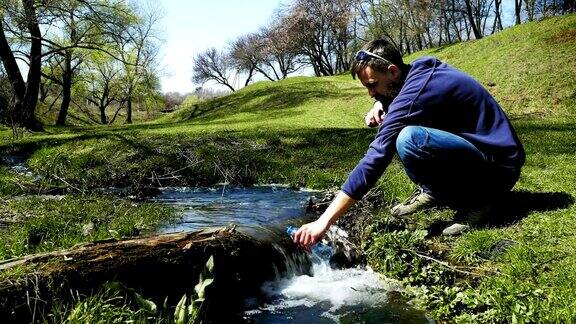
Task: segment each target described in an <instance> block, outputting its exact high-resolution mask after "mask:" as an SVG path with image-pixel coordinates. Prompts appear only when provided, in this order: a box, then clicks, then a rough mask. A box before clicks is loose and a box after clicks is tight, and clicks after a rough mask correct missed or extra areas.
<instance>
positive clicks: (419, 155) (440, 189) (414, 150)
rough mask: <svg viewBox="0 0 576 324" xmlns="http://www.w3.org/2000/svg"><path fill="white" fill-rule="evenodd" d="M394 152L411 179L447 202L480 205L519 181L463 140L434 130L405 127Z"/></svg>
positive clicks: (509, 171)
mask: <svg viewBox="0 0 576 324" xmlns="http://www.w3.org/2000/svg"><path fill="white" fill-rule="evenodd" d="M396 150H397V152H398V155H399V157H400V160H401V161H402V163H403V164H404V168H405V169H406V174H407V175H408V177H409V178H410V180H412V181H413V182H414V183H416V184H418V185H419V186H420V187H422V189H423V190H424V191H425V192H427V193H429V194H430V195H432V196H433V197H435V198H437V199H440V200H443V201H446V202H448V203H465V204H470V203H472V204H474V203H483V202H485V201H486V200H490V199H493V198H495V197H498V196H499V195H501V194H503V193H505V192H508V191H510V189H512V187H513V186H514V184H515V182H516V181H517V180H518V175H519V172H516V171H515V170H510V169H505V168H502V167H498V166H495V165H493V164H492V163H490V162H489V161H488V159H487V158H486V156H485V154H484V153H482V152H481V151H480V150H479V149H478V148H476V146H474V145H473V144H472V143H470V142H469V141H467V140H466V139H464V138H462V137H460V136H458V135H455V134H452V133H449V132H446V131H442V130H438V129H434V128H428V127H422V126H407V127H404V129H402V131H401V132H400V134H399V135H398V138H397V140H396Z"/></svg>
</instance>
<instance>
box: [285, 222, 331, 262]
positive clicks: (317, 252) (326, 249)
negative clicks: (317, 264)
mask: <svg viewBox="0 0 576 324" xmlns="http://www.w3.org/2000/svg"><path fill="white" fill-rule="evenodd" d="M297 231H298V227H295V226H288V227H286V233H288V235H290V236H294V234H296V232H297ZM311 252H312V255H313V256H315V257H317V258H319V259H320V260H324V261H329V260H330V257H332V254H334V249H332V247H330V246H329V245H326V244H324V243H322V242H318V243H316V244H314V246H312V249H311Z"/></svg>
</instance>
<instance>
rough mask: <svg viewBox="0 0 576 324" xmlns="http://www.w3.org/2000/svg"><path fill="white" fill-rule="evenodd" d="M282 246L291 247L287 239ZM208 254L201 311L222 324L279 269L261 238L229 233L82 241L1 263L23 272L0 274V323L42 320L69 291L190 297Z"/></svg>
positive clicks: (280, 262)
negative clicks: (208, 278) (210, 277)
mask: <svg viewBox="0 0 576 324" xmlns="http://www.w3.org/2000/svg"><path fill="white" fill-rule="evenodd" d="M284 243H286V244H285V245H287V247H292V248H294V247H295V246H294V245H293V244H289V243H291V241H290V240H289V238H288V237H286V242H284ZM210 256H214V263H215V266H214V280H215V281H214V287H213V288H212V289H214V290H213V291H212V295H211V296H212V298H211V301H210V305H209V306H210V307H209V309H208V312H209V314H211V316H214V318H217V319H222V320H224V319H228V322H230V321H229V320H230V318H229V317H231V316H233V315H234V314H235V311H236V310H238V309H239V308H240V307H241V306H242V305H241V304H242V303H243V296H245V295H246V294H252V293H256V292H257V291H258V290H259V287H260V285H261V283H262V282H263V281H265V280H270V279H272V278H273V277H274V275H275V270H274V267H276V268H277V269H278V271H280V272H284V271H285V270H286V264H285V263H284V257H283V255H282V253H281V252H279V251H278V250H277V249H276V248H274V247H273V246H272V244H270V242H269V240H267V239H263V240H256V239H254V238H251V237H249V236H247V235H245V234H242V233H239V232H237V231H235V230H234V228H226V229H214V230H206V231H199V232H191V233H174V234H163V235H157V236H152V237H145V238H135V239H128V240H123V241H116V240H108V241H100V242H94V243H88V244H84V245H81V246H77V247H75V248H72V249H70V250H66V251H59V252H52V253H45V254H37V255H31V256H26V257H23V258H18V259H12V260H6V261H1V262H0V271H2V272H4V273H7V272H9V271H10V270H12V269H16V268H19V269H20V268H21V269H24V271H26V273H28V274H27V275H19V276H18V275H15V276H18V277H7V276H5V277H4V281H3V282H0V318H2V319H5V320H7V321H9V322H30V319H31V316H32V314H31V310H33V309H35V310H36V313H37V314H42V313H43V312H44V311H46V310H48V309H49V308H50V306H51V305H53V303H62V302H64V303H65V302H67V301H68V302H69V301H70V296H71V294H70V291H73V292H75V291H78V292H80V293H87V292H90V291H92V290H93V289H97V288H98V287H100V286H101V285H102V284H103V283H105V282H107V281H119V282H121V283H123V284H124V285H126V286H127V287H131V288H134V289H137V290H138V291H141V292H142V293H143V295H144V296H145V297H146V298H151V299H153V300H154V301H155V302H157V304H160V305H161V304H162V302H163V301H164V300H165V298H168V302H169V303H171V304H174V305H175V304H176V303H177V302H178V300H179V299H180V298H181V297H182V295H183V294H185V293H188V294H189V293H190V292H192V291H193V287H194V285H195V284H196V283H197V281H198V276H199V273H200V272H201V271H202V269H203V268H204V264H205V263H206V261H207V260H208V258H209V257H210ZM30 272H31V273H30ZM15 273H18V271H15ZM219 292H220V293H222V294H219ZM209 298H210V297H209ZM236 307H238V308H236ZM222 310H226V311H224V312H222ZM211 312H212V313H211ZM222 317H224V318H222Z"/></svg>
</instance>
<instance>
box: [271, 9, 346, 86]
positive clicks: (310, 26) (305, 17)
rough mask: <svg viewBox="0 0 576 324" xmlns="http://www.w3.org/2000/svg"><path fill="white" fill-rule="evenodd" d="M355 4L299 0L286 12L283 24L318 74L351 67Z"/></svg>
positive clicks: (328, 73) (330, 73) (326, 73)
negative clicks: (350, 51)
mask: <svg viewBox="0 0 576 324" xmlns="http://www.w3.org/2000/svg"><path fill="white" fill-rule="evenodd" d="M352 4H353V2H352V1H350V0H329V1H320V0H296V1H295V2H294V4H293V5H292V6H291V7H289V8H288V10H287V12H286V13H285V14H284V15H283V19H282V24H283V25H284V26H286V28H288V30H290V37H291V38H292V39H293V40H294V41H295V42H296V44H298V49H299V52H300V53H299V54H302V55H305V56H306V57H307V58H308V63H309V64H310V65H311V66H312V68H313V69H314V72H315V74H316V75H317V76H321V75H333V74H335V73H339V72H342V71H345V70H346V69H348V56H349V54H350V53H349V49H348V44H349V43H350V41H351V40H352V31H351V29H350V25H351V24H350V22H351V21H352V20H353V19H352V13H353V10H352V8H353V6H352Z"/></svg>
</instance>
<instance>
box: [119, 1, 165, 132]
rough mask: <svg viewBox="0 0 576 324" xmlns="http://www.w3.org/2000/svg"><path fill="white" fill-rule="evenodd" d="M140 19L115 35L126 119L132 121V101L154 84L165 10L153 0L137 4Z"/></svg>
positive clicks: (135, 10) (134, 10) (136, 8)
mask: <svg viewBox="0 0 576 324" xmlns="http://www.w3.org/2000/svg"><path fill="white" fill-rule="evenodd" d="M132 11H133V12H135V13H136V15H137V17H138V20H137V22H136V23H134V24H131V25H130V26H128V28H126V29H125V30H124V32H123V33H121V34H120V35H119V36H118V37H116V42H117V43H116V44H117V45H116V46H117V47H118V50H119V53H118V56H119V57H120V58H121V62H122V65H123V68H124V69H123V83H124V85H125V86H124V89H125V93H124V99H123V102H125V103H126V123H127V124H131V123H132V104H133V102H134V99H135V97H136V96H137V92H138V90H140V92H142V91H144V92H146V91H148V90H149V88H150V86H152V87H153V83H154V82H151V81H153V79H154V78H153V77H152V75H155V74H156V66H158V64H157V61H158V52H159V36H158V34H159V32H158V31H157V30H156V27H157V25H158V22H159V21H160V19H161V18H162V15H163V13H162V11H161V10H160V9H159V8H158V7H157V6H156V5H154V4H153V3H152V2H148V3H146V4H145V5H143V6H141V7H134V8H132Z"/></svg>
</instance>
